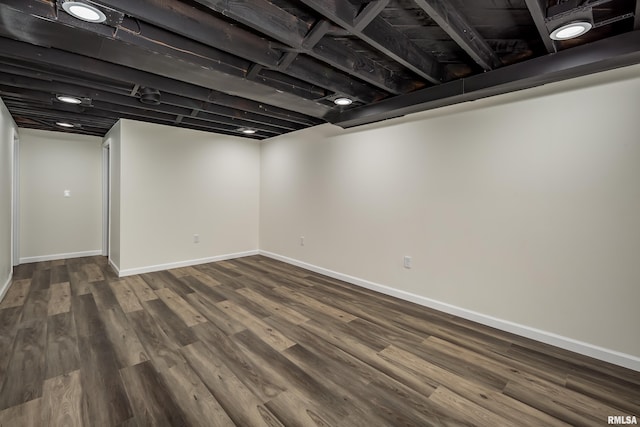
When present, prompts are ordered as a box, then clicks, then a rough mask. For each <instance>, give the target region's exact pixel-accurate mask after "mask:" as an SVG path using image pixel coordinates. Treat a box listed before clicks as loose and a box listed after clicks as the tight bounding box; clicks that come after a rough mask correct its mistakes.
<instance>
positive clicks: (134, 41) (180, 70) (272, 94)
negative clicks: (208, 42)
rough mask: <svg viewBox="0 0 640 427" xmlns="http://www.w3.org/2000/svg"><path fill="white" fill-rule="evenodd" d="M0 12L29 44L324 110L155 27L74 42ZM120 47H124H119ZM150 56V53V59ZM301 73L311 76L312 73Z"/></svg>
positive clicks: (52, 25)
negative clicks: (257, 80)
mask: <svg viewBox="0 0 640 427" xmlns="http://www.w3.org/2000/svg"><path fill="white" fill-rule="evenodd" d="M0 10H1V13H2V16H3V18H4V19H5V20H8V21H9V22H11V26H9V27H7V28H5V29H4V30H2V29H0V31H3V32H5V34H7V35H11V34H13V35H18V36H20V37H21V38H24V39H29V38H31V41H32V42H34V43H39V44H42V45H47V46H51V47H55V48H61V49H64V48H66V50H69V51H71V52H74V53H77V54H81V55H84V56H85V57H93V58H94V59H100V60H102V61H106V62H110V63H112V64H116V63H119V64H122V65H124V66H127V67H129V68H134V69H138V70H142V71H146V72H148V73H154V74H157V75H162V76H164V77H168V78H171V79H175V80H182V81H185V82H188V83H191V84H195V85H198V86H202V87H206V88H209V89H214V90H224V91H225V92H226V93H229V94H232V95H235V96H239V97H243V98H248V99H253V100H255V101H258V102H264V103H268V104H271V105H276V106H278V107H281V108H285V109H287V108H294V109H295V110H296V111H299V112H302V113H303V114H306V115H309V116H313V117H317V118H321V117H323V116H324V115H325V114H326V113H327V112H328V110H329V109H328V108H327V107H326V106H325V105H322V104H319V103H317V102H315V101H313V100H311V99H308V98H306V96H307V95H306V94H305V93H301V92H300V90H299V89H303V87H302V86H298V85H296V84H295V82H292V83H287V82H285V85H284V86H286V87H287V89H289V88H290V89H291V90H292V91H295V90H297V92H296V93H290V92H285V91H284V90H282V89H281V88H280V89H276V88H273V87H270V86H267V85H264V84H261V83H258V82H256V81H247V80H246V79H245V78H244V76H245V73H246V68H248V66H249V65H250V63H249V62H247V61H242V60H239V59H238V58H232V57H226V56H224V55H227V54H223V53H222V52H220V51H217V52H213V51H212V50H210V49H211V48H209V50H207V52H206V53H204V52H199V53H196V54H194V53H192V51H193V50H195V49H196V48H198V49H200V50H201V51H202V49H204V48H205V46H204V45H199V46H193V42H189V41H188V40H187V39H184V40H185V42H187V43H189V44H190V46H182V47H181V48H180V49H177V48H176V46H178V47H180V46H181V44H183V40H180V37H181V36H178V35H174V34H172V33H168V32H163V31H164V30H160V29H158V28H152V27H150V26H148V25H147V26H145V25H143V24H142V25H141V26H142V27H144V28H143V29H142V30H141V31H134V30H131V31H118V32H116V34H115V36H113V37H114V38H110V37H106V36H105V35H104V34H101V31H97V30H96V28H100V29H102V27H101V26H95V25H90V26H89V25H85V26H84V27H83V28H82V30H84V37H83V38H82V39H80V40H78V36H77V29H76V28H73V27H70V26H61V25H59V24H58V23H56V22H54V21H49V20H46V19H40V18H37V17H34V16H32V15H29V11H28V10H23V11H20V10H16V9H13V8H7V7H4V6H2V5H0ZM61 16H62V15H61ZM85 27H86V28H85ZM27 31H29V32H35V33H36V34H38V37H37V38H34V37H30V36H29V34H26V33H25V32H27ZM142 31H147V35H144V34H142V33H141V32H142ZM70 40H75V43H70ZM122 43H126V44H127V45H126V46H124V45H123V44H122ZM150 53H153V54H151V55H150ZM214 55H215V56H214ZM216 56H218V57H216ZM176 60H178V61H176ZM307 65H308V64H307ZM72 67H73V65H72ZM74 68H75V67H74ZM305 71H308V72H309V73H316V72H317V71H316V70H315V69H309V70H305ZM302 72H304V71H301V73H302ZM282 77H283V79H285V80H286V79H290V77H287V76H284V75H283V76H282ZM336 84H339V83H336ZM343 86H348V84H347V83H346V82H343V84H342V85H341V86H340V87H341V88H342V87H343ZM345 89H347V87H345ZM363 96H364V95H363ZM308 97H309V98H311V97H315V95H312V94H309V95H308Z"/></svg>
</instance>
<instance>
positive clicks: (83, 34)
mask: <svg viewBox="0 0 640 427" xmlns="http://www.w3.org/2000/svg"><path fill="white" fill-rule="evenodd" d="M81 2H82V3H86V4H90V5H93V6H95V7H96V8H98V9H99V10H100V11H102V12H103V13H104V15H105V18H106V21H105V22H104V23H90V22H85V21H82V20H80V19H77V18H75V17H73V16H72V15H70V14H68V13H67V12H65V11H64V10H63V3H65V0H0V97H2V99H3V100H4V102H5V104H6V105H7V107H8V108H9V111H10V112H11V114H12V115H13V117H14V119H15V120H16V122H17V123H18V125H19V126H20V127H23V128H35V129H46V130H55V131H64V132H73V133H80V134H86V135H96V136H103V135H104V134H105V133H106V132H107V131H108V130H109V129H110V128H111V126H113V124H114V123H116V121H117V120H118V119H120V118H128V119H133V120H140V121H146V122H152V123H160V124H165V125H171V126H179V127H185V128H191V129H198V130H203V131H209V132H214V133H221V134H229V135H238V136H244V137H247V138H254V139H265V138H270V137H273V136H277V135H281V134H285V133H288V132H292V131H295V130H299V129H303V128H307V127H311V126H315V125H318V124H321V123H326V122H329V123H334V124H337V125H339V126H342V127H352V126H358V125H362V124H366V123H372V122H376V121H380V120H385V119H389V118H393V117H398V116H401V115H404V114H408V113H412V112H417V111H422V110H426V109H429V108H436V107H440V106H443V105H450V104H454V103H458V102H464V101H469V100H474V99H479V98H483V97H487V96H492V95H495V94H499V93H505V92H510V91H514V90H519V89H524V88H527V87H532V86H536V85H541V84H545V83H549V82H553V81H558V80H563V79H567V78H572V77H576V76H580V75H584V74H589V73H594V72H598V71H603V70H607V69H611V68H615V67H620V66H625V65H631V64H635V63H638V62H640V31H639V29H640V19H639V18H640V17H639V15H640V12H639V8H640V3H639V2H640V0H638V1H636V0H586V1H584V0H568V1H555V0H550V1H544V0H449V1H447V0H374V1H366V0H299V1H293V0H271V1H267V0H235V1H234V0H184V1H168V0H135V1H132V0H99V1H89V0H81ZM585 19H586V20H587V21H589V22H590V23H591V24H592V26H593V29H591V31H589V32H587V33H586V34H584V35H583V36H580V37H578V38H574V39H570V40H565V41H553V40H551V38H550V37H549V34H550V32H551V31H552V30H554V29H555V28H557V27H559V26H561V25H563V24H566V23H568V22H572V21H576V20H585ZM61 95H66V96H72V97H76V98H77V99H78V100H79V101H77V102H80V103H79V104H76V105H72V104H67V103H64V102H60V101H59V100H58V99H57V97H58V96H61ZM337 98H348V99H350V100H352V103H351V104H350V105H346V106H340V105H336V104H335V103H334V101H335V100H336V99H337ZM594 101H595V100H594ZM59 123H68V124H71V125H73V127H72V128H63V127H61V126H60V125H59ZM243 130H249V131H255V133H253V134H245V133H243V132H242V131H243Z"/></svg>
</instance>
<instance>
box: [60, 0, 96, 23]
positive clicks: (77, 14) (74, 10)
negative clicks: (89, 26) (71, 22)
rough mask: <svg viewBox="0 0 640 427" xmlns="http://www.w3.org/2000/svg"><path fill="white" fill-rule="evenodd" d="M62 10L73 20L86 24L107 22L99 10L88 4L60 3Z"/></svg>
mask: <svg viewBox="0 0 640 427" xmlns="http://www.w3.org/2000/svg"><path fill="white" fill-rule="evenodd" d="M62 8H63V9H64V11H65V12H67V13H68V14H69V15H71V16H73V17H74V18H78V19H81V20H83V21H87V22H94V23H97V24H99V23H101V22H104V21H106V20H107V17H106V16H105V14H104V13H102V11H101V10H100V9H98V8H97V7H95V6H92V5H90V4H86V3H81V2H79V1H67V2H64V3H62Z"/></svg>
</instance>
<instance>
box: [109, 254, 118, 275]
mask: <svg viewBox="0 0 640 427" xmlns="http://www.w3.org/2000/svg"><path fill="white" fill-rule="evenodd" d="M107 261H108V262H109V265H110V266H111V268H113V271H115V272H116V274H117V275H118V277H121V276H120V267H118V266H117V265H116V264H115V263H114V262H113V261H112V260H111V258H109V259H108V260H107Z"/></svg>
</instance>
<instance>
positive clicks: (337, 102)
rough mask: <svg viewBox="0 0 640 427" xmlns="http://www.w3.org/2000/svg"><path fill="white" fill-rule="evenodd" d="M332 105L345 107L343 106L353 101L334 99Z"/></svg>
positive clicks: (342, 98)
mask: <svg viewBox="0 0 640 427" xmlns="http://www.w3.org/2000/svg"><path fill="white" fill-rule="evenodd" d="M333 103H334V104H336V105H342V106H345V105H351V104H352V103H353V100H352V99H349V98H345V97H341V98H336V99H334V100H333Z"/></svg>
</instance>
